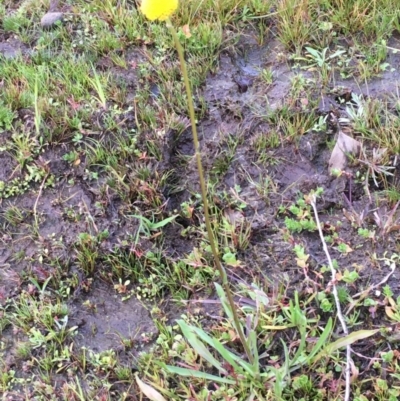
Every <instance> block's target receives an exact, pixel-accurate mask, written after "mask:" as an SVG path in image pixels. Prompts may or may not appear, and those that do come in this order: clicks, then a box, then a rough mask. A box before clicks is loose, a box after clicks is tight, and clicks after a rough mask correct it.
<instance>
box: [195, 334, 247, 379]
mask: <svg viewBox="0 0 400 401" xmlns="http://www.w3.org/2000/svg"><path fill="white" fill-rule="evenodd" d="M191 328H192V330H193V331H194V332H195V333H196V334H197V335H198V336H199V338H200V339H201V340H203V341H204V342H206V343H207V344H208V345H210V346H211V347H213V348H214V349H215V350H216V351H218V352H219V354H220V355H221V356H222V357H223V358H224V359H225V361H226V362H228V363H229V364H230V365H231V366H232V367H233V368H234V369H235V371H237V372H240V367H239V365H238V364H237V363H240V364H241V365H242V366H243V364H245V365H246V366H243V367H244V368H245V369H246V370H247V371H248V372H249V373H251V367H250V365H249V364H248V363H247V362H246V361H243V360H241V358H240V357H239V356H237V355H235V354H233V353H232V352H230V351H228V350H227V349H226V348H225V347H224V346H223V345H222V344H221V343H220V342H219V341H218V339H216V338H212V337H210V336H209V335H208V334H207V333H206V332H205V331H204V330H202V329H200V328H198V327H191ZM242 363H243V364H242Z"/></svg>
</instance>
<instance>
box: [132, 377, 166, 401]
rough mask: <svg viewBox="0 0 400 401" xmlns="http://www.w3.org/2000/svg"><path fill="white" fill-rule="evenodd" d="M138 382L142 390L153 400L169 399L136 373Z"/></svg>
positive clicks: (164, 400)
mask: <svg viewBox="0 0 400 401" xmlns="http://www.w3.org/2000/svg"><path fill="white" fill-rule="evenodd" d="M135 378H136V383H137V385H138V386H139V388H140V391H141V392H142V393H143V394H144V395H145V396H146V397H147V398H148V399H150V400H151V401H167V400H166V399H165V398H164V397H163V396H162V395H161V394H160V393H159V392H158V391H157V390H155V389H154V388H153V387H151V386H149V385H148V384H146V383H145V382H143V381H142V380H140V379H139V376H138V375H135Z"/></svg>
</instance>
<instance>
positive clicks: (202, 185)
mask: <svg viewBox="0 0 400 401" xmlns="http://www.w3.org/2000/svg"><path fill="white" fill-rule="evenodd" d="M167 26H168V28H169V29H170V31H171V33H172V36H173V38H174V40H175V45H176V50H177V51H178V55H179V61H180V63H181V70H182V75H183V79H184V81H185V88H186V94H187V98H188V107H189V115H190V122H191V124H192V134H193V143H194V149H195V155H196V162H197V170H198V172H199V179H200V188H201V197H202V200H203V206H204V219H205V223H206V228H207V235H208V240H209V241H210V246H211V251H212V254H213V257H214V262H215V265H216V267H217V270H218V272H219V274H220V276H221V280H222V287H223V288H224V290H225V293H226V296H227V299H228V302H229V306H230V308H231V310H232V314H233V320H234V323H235V326H236V331H237V333H238V334H239V337H240V341H241V342H242V344H243V347H244V349H245V352H246V354H247V358H248V359H249V362H250V363H253V360H254V358H253V355H252V353H251V352H250V348H249V346H248V343H247V341H246V337H245V336H244V333H243V330H242V326H241V324H240V321H239V316H238V314H237V311H236V306H235V303H234V301H233V296H232V292H231V289H230V288H229V283H228V277H227V275H226V271H225V269H224V267H223V266H222V264H221V261H220V259H219V255H218V251H217V247H216V245H215V238H214V234H213V231H212V228H211V221H210V215H209V211H208V200H207V189H206V184H205V180H204V173H203V165H202V163H201V153H200V144H199V138H198V135H197V127H196V119H195V115H194V107H193V98H192V89H191V87H190V82H189V77H188V73H187V68H186V62H185V58H184V56H183V48H182V45H181V43H180V41H179V38H178V35H177V33H176V31H175V29H174V27H173V25H172V24H171V21H170V20H169V19H168V20H167Z"/></svg>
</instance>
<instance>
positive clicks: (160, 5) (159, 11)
mask: <svg viewBox="0 0 400 401" xmlns="http://www.w3.org/2000/svg"><path fill="white" fill-rule="evenodd" d="M177 8H178V0H142V5H141V6H140V10H141V11H142V13H143V14H144V15H145V16H146V18H148V19H149V20H150V21H154V20H156V19H158V20H160V21H165V20H166V19H167V18H168V17H169V16H170V15H172V14H173V13H174V11H175V10H176V9H177Z"/></svg>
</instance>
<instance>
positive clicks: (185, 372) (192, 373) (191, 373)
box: [163, 365, 236, 384]
mask: <svg viewBox="0 0 400 401" xmlns="http://www.w3.org/2000/svg"><path fill="white" fill-rule="evenodd" d="M163 367H164V369H165V370H166V371H168V372H170V373H175V374H177V375H179V376H185V377H195V378H198V379H204V380H211V381H214V382H218V383H224V384H235V383H236V382H235V380H232V379H226V378H224V377H219V376H214V375H211V374H209V373H204V372H200V371H199V370H193V369H186V368H179V367H177V366H171V365H163Z"/></svg>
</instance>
